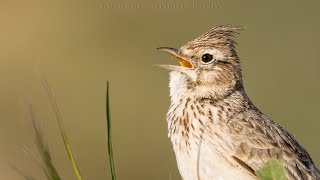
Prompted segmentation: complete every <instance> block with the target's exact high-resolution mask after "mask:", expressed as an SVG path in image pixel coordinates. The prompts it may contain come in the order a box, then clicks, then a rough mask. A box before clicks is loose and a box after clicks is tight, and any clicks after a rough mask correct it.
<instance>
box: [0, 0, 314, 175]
mask: <svg viewBox="0 0 320 180" xmlns="http://www.w3.org/2000/svg"><path fill="white" fill-rule="evenodd" d="M319 8H320V1H317V0H313V1H308V2H306V1H299V2H293V1H289V0H286V1H276V0H274V1H259V2H258V1H236V0H234V1H222V0H219V1H204V0H202V1H190V0H188V1H172V0H168V1H128V0H126V1H125V0H122V1H115V0H81V1H76V0H55V1H38V0H31V1H17V0H1V2H0V27H1V28H0V123H1V125H0V179H10V180H19V179H22V178H21V177H20V176H19V175H18V174H17V173H16V172H15V171H13V170H12V169H11V168H10V166H9V164H13V165H15V166H17V167H19V168H20V169H22V170H23V171H24V172H26V173H28V174H30V175H33V176H35V177H37V178H38V179H44V176H43V174H42V173H41V169H40V168H39V167H38V165H37V163H36V162H37V161H39V160H40V156H39V155H38V152H37V149H36V146H35V144H34V138H33V130H32V126H31V121H30V118H29V114H28V105H29V104H32V105H33V106H34V108H35V113H36V118H37V121H38V123H39V124H40V127H41V129H42V131H43V133H44V134H45V138H46V141H47V143H48V145H49V147H50V149H51V151H52V154H53V158H54V162H55V164H56V165H57V167H58V171H59V172H61V175H62V177H63V179H68V180H69V179H70V180H71V179H75V176H74V175H73V173H72V169H71V166H70V163H69V161H68V157H67V155H66V153H65V150H64V146H63V144H62V140H61V138H60V134H59V131H58V126H57V123H56V121H55V119H54V114H53V112H52V110H51V108H50V106H49V101H48V98H47V96H46V93H45V91H44V88H43V86H42V84H41V77H42V75H43V74H45V75H46V77H47V79H48V81H49V83H50V85H51V87H52V90H53V92H54V95H55V97H56V100H57V102H58V105H59V107H60V109H61V114H62V117H63V121H64V125H65V128H66V131H67V134H68V136H69V140H70V143H71V146H72V147H73V149H74V151H75V154H76V157H77V159H78V163H79V165H80V170H81V171H82V174H83V176H84V179H95V180H100V179H101V180H102V179H111V178H110V173H109V169H108V162H107V161H108V156H107V144H106V125H105V124H106V123H105V109H104V103H105V87H106V80H109V81H110V85H111V89H110V93H111V111H112V115H111V116H112V121H113V122H112V123H113V142H114V156H115V163H116V171H117V176H118V178H119V179H158V180H163V179H170V178H171V179H176V180H177V179H181V178H180V175H179V173H178V170H177V166H176V162H175V157H174V153H173V150H172V148H171V143H170V141H169V139H168V138H167V124H166V121H165V114H166V112H167V109H168V106H169V101H170V100H169V94H168V72H167V71H165V70H162V69H157V68H155V67H153V66H152V65H153V64H158V63H176V62H174V61H173V60H172V58H170V57H169V56H168V55H166V54H165V53H162V52H160V51H157V50H156V48H157V47H159V46H173V47H180V46H181V45H183V44H184V43H185V42H187V41H189V40H192V39H193V38H195V37H197V36H198V35H201V34H202V33H204V32H206V31H207V30H209V29H210V28H212V27H213V26H217V25H221V24H234V25H243V26H245V27H246V29H245V30H244V31H242V32H241V34H240V35H239V36H237V37H236V40H237V42H238V43H239V46H238V53H239V55H240V58H241V60H242V66H243V74H244V84H245V87H246V91H247V93H248V95H249V97H250V98H251V99H252V100H253V102H254V103H255V104H256V105H257V106H258V107H259V108H260V109H261V110H262V111H263V112H264V113H266V114H267V115H268V116H269V117H271V118H272V119H274V120H276V121H277V122H278V123H280V124H281V125H283V126H284V127H285V128H286V129H288V130H289V131H290V132H291V133H292V134H294V135H295V136H296V137H297V139H298V140H299V141H300V142H301V143H302V144H303V145H304V147H305V148H306V149H307V150H308V151H309V153H310V154H311V156H312V157H313V160H314V161H315V163H316V164H317V165H318V166H320V154H319V152H320V141H319V137H320V131H319V130H318V129H319V125H320V118H319V107H320V95H319V92H320V81H319V77H320V71H319V66H320V58H319V55H318V53H319V47H320V46H319V42H320V34H319V32H320V21H319V17H320V11H319Z"/></svg>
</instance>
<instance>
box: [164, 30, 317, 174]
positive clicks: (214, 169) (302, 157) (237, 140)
mask: <svg viewBox="0 0 320 180" xmlns="http://www.w3.org/2000/svg"><path fill="white" fill-rule="evenodd" d="M240 29H241V28H240V27H232V26H230V25H226V26H219V27H215V28H212V29H211V30H209V31H208V32H207V33H205V34H203V35H202V36H200V37H198V38H196V39H195V40H193V41H190V42H188V43H187V44H185V45H184V46H182V47H181V48H180V49H174V48H167V47H163V48H159V49H161V50H163V51H166V52H169V53H170V54H172V55H173V56H175V57H176V58H177V59H178V60H179V62H180V66H173V65H158V66H159V67H162V68H166V69H169V70H170V71H171V72H170V96H171V106H170V109H169V112H168V114H167V121H168V130H169V137H170V138H171V141H172V144H173V148H174V151H175V154H176V159H177V162H178V167H179V171H180V174H181V176H182V178H183V179H184V180H189V179H190V180H194V179H202V180H205V179H219V180H227V179H239V180H242V179H252V180H254V179H257V176H256V175H255V171H257V170H258V169H259V168H261V166H262V165H263V164H264V163H266V162H267V161H268V160H270V159H272V158H275V159H278V160H280V161H282V162H283V164H284V167H285V171H286V175H287V177H288V179H289V180H309V179H320V172H319V170H318V169H317V168H316V166H315V165H314V163H313V161H312V159H311V157H310V156H309V154H308V153H307V151H306V150H305V149H304V148H303V147H302V146H301V145H300V144H299V143H298V142H297V140H296V139H295V138H294V137H293V136H292V135H291V134H290V133H288V132H287V131H286V130H285V129H284V128H282V127H281V126H280V125H278V124H277V123H275V122H274V121H272V120H271V119H269V118H268V117H267V116H265V115H264V114H263V113H261V112H260V111H259V110H258V109H257V108H256V107H255V106H254V105H253V104H252V102H251V101H250V99H249V98H248V96H247V95H246V93H245V91H244V88H243V83H242V75H241V68H240V60H239V57H238V56H237V53H236V50H235V46H236V42H235V41H234V40H233V39H232V37H233V36H234V35H236V34H238V30H240Z"/></svg>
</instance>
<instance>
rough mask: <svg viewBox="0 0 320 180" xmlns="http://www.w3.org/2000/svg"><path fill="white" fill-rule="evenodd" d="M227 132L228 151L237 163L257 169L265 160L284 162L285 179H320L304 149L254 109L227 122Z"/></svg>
mask: <svg viewBox="0 0 320 180" xmlns="http://www.w3.org/2000/svg"><path fill="white" fill-rule="evenodd" d="M227 126H228V134H230V135H231V137H232V138H233V142H236V143H233V146H234V147H235V148H234V153H233V154H232V155H231V156H232V157H233V158H234V159H235V160H236V161H237V162H238V164H237V165H238V166H239V165H240V166H242V167H243V168H245V169H248V168H251V169H252V170H253V171H257V170H258V169H260V168H261V167H262V165H263V164H264V163H266V162H267V161H268V160H270V159H272V158H275V159H279V160H281V161H282V162H283V163H284V166H285V170H286V173H287V177H288V179H289V180H298V179H299V180H300V179H301V180H308V179H320V172H319V170H318V169H317V168H316V167H315V165H314V163H313V162H312V160H311V157H310V156H309V154H308V153H307V152H306V150H305V149H304V148H303V147H302V146H301V145H300V144H299V143H298V142H297V140H296V139H295V138H294V137H293V136H292V135H291V134H289V133H288V132H287V131H286V130H285V129H283V128H282V127H281V126H280V125H278V124H276V123H275V122H274V121H272V120H270V119H269V118H267V117H266V116H264V115H263V114H262V113H260V112H258V111H256V110H255V111H252V112H250V111H246V112H244V113H241V114H239V115H238V116H237V117H235V118H233V119H231V120H229V121H228V122H227Z"/></svg>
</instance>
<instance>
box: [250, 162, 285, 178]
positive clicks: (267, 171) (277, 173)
mask: <svg viewBox="0 0 320 180" xmlns="http://www.w3.org/2000/svg"><path fill="white" fill-rule="evenodd" d="M256 173H257V175H258V177H259V178H260V179H261V180H287V178H286V175H285V172H284V167H283V165H282V163H281V162H280V161H278V160H276V159H271V160H269V161H268V162H267V163H266V164H265V165H264V166H262V168H261V169H260V170H258V171H257V172H256Z"/></svg>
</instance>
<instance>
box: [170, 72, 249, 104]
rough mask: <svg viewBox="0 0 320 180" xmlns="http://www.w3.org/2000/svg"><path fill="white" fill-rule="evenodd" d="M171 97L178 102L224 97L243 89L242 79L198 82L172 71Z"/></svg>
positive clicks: (174, 101) (173, 101) (172, 100)
mask: <svg viewBox="0 0 320 180" xmlns="http://www.w3.org/2000/svg"><path fill="white" fill-rule="evenodd" d="M169 87H170V97H171V102H172V103H178V102H179V101H181V99H186V98H192V99H203V98H210V99H212V100H217V99H223V98H225V97H226V96H228V95H229V94H230V92H233V91H235V90H240V91H243V85H242V82H241V80H238V81H237V80H232V81H230V82H228V83H226V84H222V85H221V84H210V85H205V84H198V83H195V82H192V80H191V79H190V78H188V77H187V76H186V75H184V74H182V73H179V72H171V73H170V82H169ZM243 92H244V91H243Z"/></svg>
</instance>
